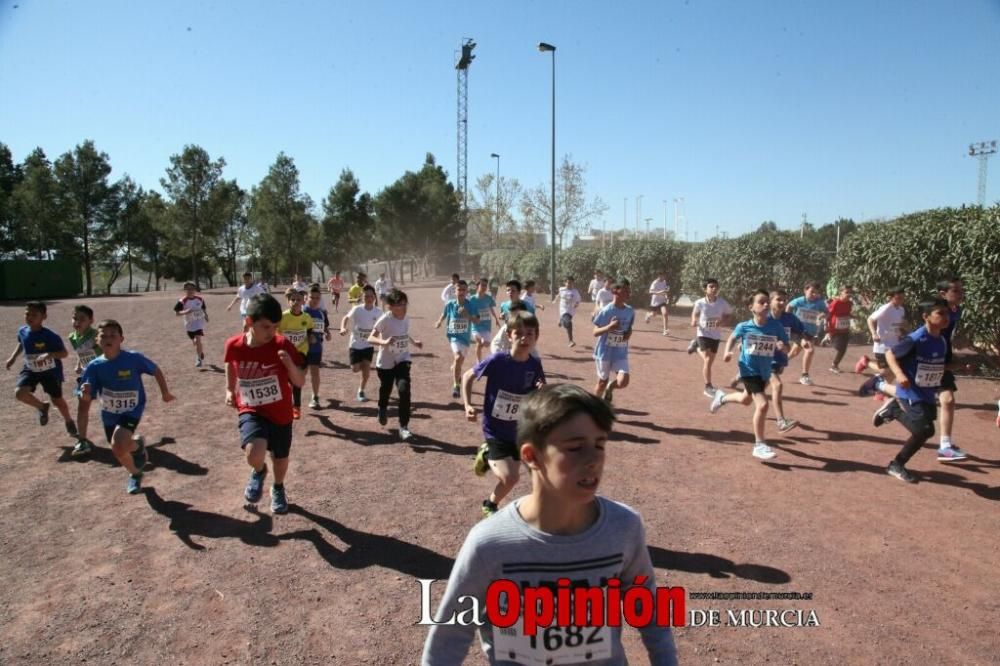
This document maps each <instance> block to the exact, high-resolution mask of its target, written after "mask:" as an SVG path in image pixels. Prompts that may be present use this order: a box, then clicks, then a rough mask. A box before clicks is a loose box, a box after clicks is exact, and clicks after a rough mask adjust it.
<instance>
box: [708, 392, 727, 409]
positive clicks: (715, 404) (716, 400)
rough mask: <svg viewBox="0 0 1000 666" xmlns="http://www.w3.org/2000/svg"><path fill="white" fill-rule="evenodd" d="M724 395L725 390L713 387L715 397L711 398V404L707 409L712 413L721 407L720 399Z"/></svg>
mask: <svg viewBox="0 0 1000 666" xmlns="http://www.w3.org/2000/svg"><path fill="white" fill-rule="evenodd" d="M725 397H726V392H725V391H723V390H721V389H715V397H714V398H712V404H711V405H709V407H708V411H710V412H712V413H713V414H714V413H716V412H717V411H719V410H720V409H721V408H722V399H723V398H725Z"/></svg>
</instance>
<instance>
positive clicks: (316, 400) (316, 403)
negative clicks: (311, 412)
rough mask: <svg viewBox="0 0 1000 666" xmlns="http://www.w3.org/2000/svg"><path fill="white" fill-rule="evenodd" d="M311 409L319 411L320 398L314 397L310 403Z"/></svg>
mask: <svg viewBox="0 0 1000 666" xmlns="http://www.w3.org/2000/svg"><path fill="white" fill-rule="evenodd" d="M309 409H319V398H317V397H316V396H313V399H312V400H310V401H309Z"/></svg>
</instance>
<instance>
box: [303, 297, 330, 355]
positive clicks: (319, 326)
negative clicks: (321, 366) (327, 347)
mask: <svg viewBox="0 0 1000 666" xmlns="http://www.w3.org/2000/svg"><path fill="white" fill-rule="evenodd" d="M302 311H303V312H305V313H306V314H307V315H309V317H310V318H311V319H312V331H310V333H309V351H310V352H311V353H315V352H321V351H323V337H324V336H325V335H326V329H327V328H329V327H330V320H329V319H328V318H327V316H326V312H324V311H323V310H320V309H319V308H312V307H309V306H308V305H307V306H305V307H304V308H302Z"/></svg>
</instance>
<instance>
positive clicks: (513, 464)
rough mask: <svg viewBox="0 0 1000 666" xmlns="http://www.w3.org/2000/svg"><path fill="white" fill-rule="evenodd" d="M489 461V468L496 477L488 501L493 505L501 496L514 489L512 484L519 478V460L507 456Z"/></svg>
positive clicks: (501, 498)
mask: <svg viewBox="0 0 1000 666" xmlns="http://www.w3.org/2000/svg"><path fill="white" fill-rule="evenodd" d="M489 463H490V469H491V470H493V474H494V475H495V476H496V477H497V485H496V487H494V488H493V492H491V493H490V497H489V501H490V502H491V503H492V504H494V505H499V504H500V502H502V501H503V498H504V497H507V495H509V494H510V491H512V490H514V486H516V485H517V482H518V480H519V479H520V478H521V461H520V460H515V459H514V458H510V457H507V458H501V459H500V460H490V461H489Z"/></svg>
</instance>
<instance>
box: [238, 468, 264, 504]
mask: <svg viewBox="0 0 1000 666" xmlns="http://www.w3.org/2000/svg"><path fill="white" fill-rule="evenodd" d="M266 478H267V465H264V469H262V470H261V471H260V472H258V471H257V470H250V479H249V480H248V481H247V487H246V489H245V490H244V491H243V497H244V499H246V501H248V502H250V503H251V504H256V503H257V502H259V501H260V496H261V495H263V494H264V479H266Z"/></svg>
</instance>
